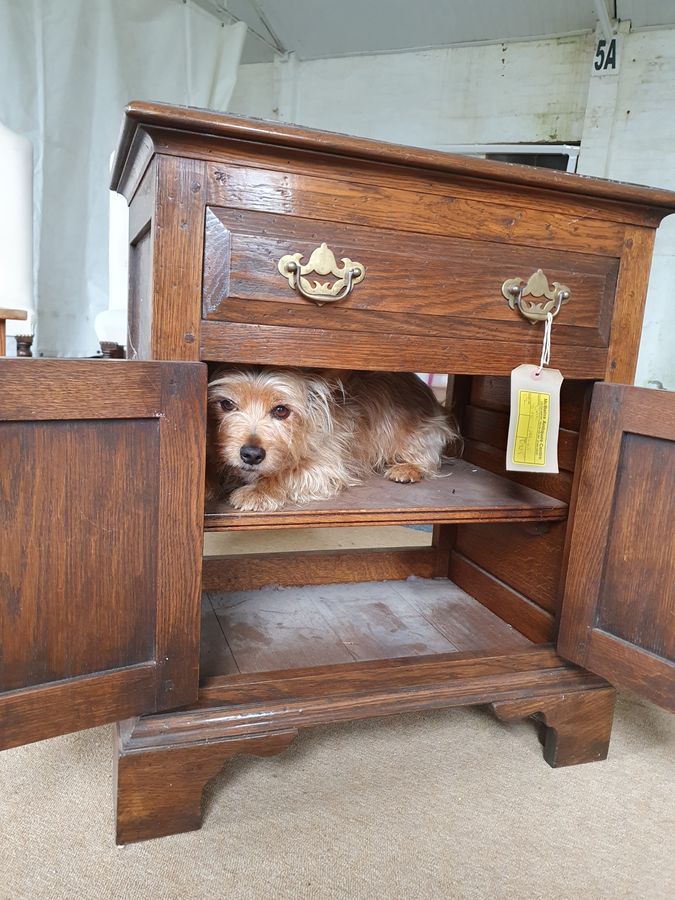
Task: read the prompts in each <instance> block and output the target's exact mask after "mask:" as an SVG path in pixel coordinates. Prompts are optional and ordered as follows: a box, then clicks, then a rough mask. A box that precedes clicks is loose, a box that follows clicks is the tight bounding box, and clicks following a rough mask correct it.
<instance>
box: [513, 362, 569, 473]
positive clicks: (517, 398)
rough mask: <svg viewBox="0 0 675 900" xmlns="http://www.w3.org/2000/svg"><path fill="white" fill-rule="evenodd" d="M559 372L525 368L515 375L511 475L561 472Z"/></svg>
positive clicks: (519, 367) (536, 367) (560, 379)
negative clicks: (559, 455)
mask: <svg viewBox="0 0 675 900" xmlns="http://www.w3.org/2000/svg"><path fill="white" fill-rule="evenodd" d="M562 380H563V377H562V374H561V373H560V371H559V370H558V369H544V368H540V367H539V366H533V365H522V366H518V367H517V368H515V369H514V370H513V371H512V372H511V416H510V419H509V436H508V440H507V444H506V470H507V471H508V472H557V471H558V431H559V428H560V385H561V384H562Z"/></svg>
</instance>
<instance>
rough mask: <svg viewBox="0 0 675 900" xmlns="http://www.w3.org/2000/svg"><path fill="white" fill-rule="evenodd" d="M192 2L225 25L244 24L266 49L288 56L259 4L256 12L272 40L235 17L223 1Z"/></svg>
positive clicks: (196, 0) (185, 0) (203, 0)
mask: <svg viewBox="0 0 675 900" xmlns="http://www.w3.org/2000/svg"><path fill="white" fill-rule="evenodd" d="M186 2H187V0H183V3H186ZM190 2H192V3H195V4H196V5H197V6H200V7H201V8H202V9H203V10H205V12H207V13H210V14H211V15H212V16H214V17H215V18H216V19H218V21H219V22H222V23H223V24H228V23H231V22H243V23H244V25H245V26H246V28H247V30H248V31H250V32H251V34H252V35H253V36H254V37H256V38H257V39H258V40H259V41H262V43H263V44H264V45H265V46H266V47H269V49H270V50H272V52H273V53H276V54H277V55H278V56H286V55H287V51H286V50H285V49H284V48H283V46H282V45H281V43H280V41H279V39H278V38H277V36H276V34H274V32H273V31H272V29H271V28H270V27H269V25H268V24H267V20H266V19H265V17H264V16H263V15H262V14H261V12H260V10H259V9H258V5H257V3H255V2H254V3H253V6H254V9H255V12H256V14H257V16H258V18H259V19H260V21H261V22H262V23H263V25H264V26H265V28H266V29H267V31H269V33H270V37H271V40H270V38H266V37H264V36H263V35H262V34H260V32H259V31H256V30H255V28H252V27H251V26H250V25H249V23H248V22H246V21H245V20H244V19H240V18H239V16H235V15H234V13H231V12H230V11H229V9H227V7H226V6H225V4H224V2H223V0H220V2H219V0H190Z"/></svg>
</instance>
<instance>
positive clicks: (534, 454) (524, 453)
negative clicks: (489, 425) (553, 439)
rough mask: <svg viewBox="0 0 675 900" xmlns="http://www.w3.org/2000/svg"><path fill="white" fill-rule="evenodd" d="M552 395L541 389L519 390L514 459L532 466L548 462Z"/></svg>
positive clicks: (516, 461)
mask: <svg viewBox="0 0 675 900" xmlns="http://www.w3.org/2000/svg"><path fill="white" fill-rule="evenodd" d="M550 411H551V395H550V394H544V393H541V392H540V391H522V390H521V391H518V413H517V415H518V418H517V421H516V437H515V441H514V442H513V461H514V463H521V464H525V465H530V466H543V465H545V464H546V435H547V433H548V422H549V414H550Z"/></svg>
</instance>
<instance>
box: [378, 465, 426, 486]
mask: <svg viewBox="0 0 675 900" xmlns="http://www.w3.org/2000/svg"><path fill="white" fill-rule="evenodd" d="M386 476H387V478H389V480H390V481H399V482H401V483H402V484H409V483H410V482H411V481H421V480H422V479H423V478H424V472H423V471H422V470H421V469H420V468H419V466H415V465H413V464H412V463H395V464H394V465H393V466H392V467H391V468H390V469H388V470H387V472H386Z"/></svg>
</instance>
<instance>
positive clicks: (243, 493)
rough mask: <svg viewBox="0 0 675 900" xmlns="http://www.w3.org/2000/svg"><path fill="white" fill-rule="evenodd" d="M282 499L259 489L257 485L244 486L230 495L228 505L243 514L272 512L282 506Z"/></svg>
mask: <svg viewBox="0 0 675 900" xmlns="http://www.w3.org/2000/svg"><path fill="white" fill-rule="evenodd" d="M283 503H284V501H283V498H281V497H278V496H274V495H273V494H270V493H268V492H267V491H265V489H264V488H260V487H259V486H258V485H257V484H245V485H244V486H243V487H239V488H237V489H236V490H235V491H232V493H231V494H230V504H231V505H232V506H234V508H235V509H240V510H242V511H243V512H272V511H273V510H275V509H280V508H281V507H282V506H283Z"/></svg>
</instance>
